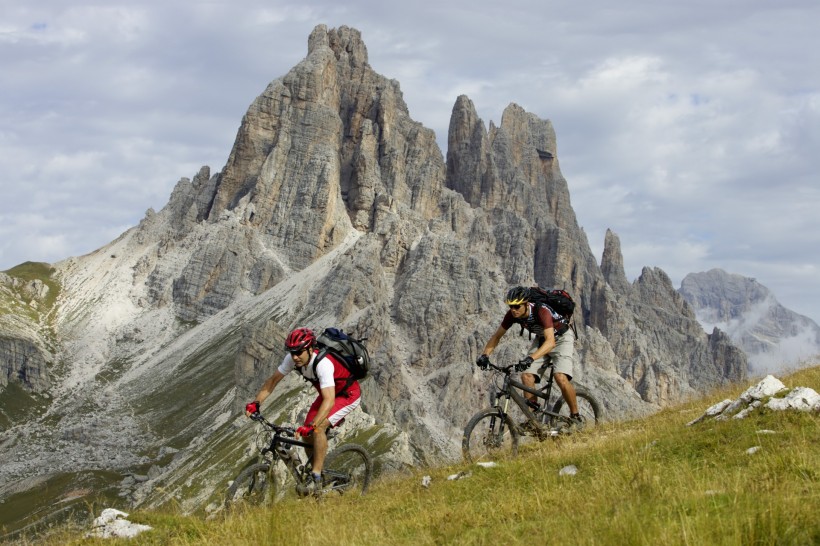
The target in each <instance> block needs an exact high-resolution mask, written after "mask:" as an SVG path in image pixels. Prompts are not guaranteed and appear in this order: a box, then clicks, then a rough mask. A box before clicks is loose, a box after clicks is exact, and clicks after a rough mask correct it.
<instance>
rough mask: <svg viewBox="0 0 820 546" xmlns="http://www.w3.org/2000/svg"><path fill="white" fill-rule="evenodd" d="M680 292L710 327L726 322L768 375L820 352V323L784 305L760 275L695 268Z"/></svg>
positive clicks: (757, 370) (756, 369)
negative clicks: (753, 275) (765, 284)
mask: <svg viewBox="0 0 820 546" xmlns="http://www.w3.org/2000/svg"><path fill="white" fill-rule="evenodd" d="M679 291H680V293H681V294H682V295H683V297H684V298H685V299H686V301H687V302H688V303H689V304H690V305H691V306H692V308H693V309H694V310H695V316H696V317H697V319H698V321H699V322H700V323H701V324H702V325H703V327H704V328H705V329H706V330H710V329H712V328H715V327H717V328H720V329H721V330H722V331H724V332H726V333H727V335H728V336H729V338H730V339H731V340H732V341H734V342H735V343H736V344H737V345H738V346H739V347H740V348H741V349H743V351H744V352H745V353H746V354H747V356H748V358H749V366H750V368H751V372H752V373H754V374H758V375H762V374H765V373H771V372H778V371H780V370H782V369H784V368H786V369H788V368H793V367H799V366H800V365H801V364H804V363H805V364H808V363H810V362H809V359H812V358H813V357H816V356H817V355H820V326H818V325H817V323H816V322H814V321H813V320H812V319H810V318H809V317H805V316H803V315H800V314H798V313H795V312H794V311H791V310H789V309H786V308H785V307H783V306H782V305H781V304H780V303H779V302H778V301H777V299H776V298H775V297H774V294H772V293H771V291H770V290H769V289H768V288H766V287H765V286H763V285H762V284H760V283H759V282H757V280H755V279H752V278H749V277H744V276H742V275H737V274H732V273H727V272H726V271H724V270H722V269H711V270H709V271H706V272H702V273H690V274H688V275H687V276H686V277H685V278H684V279H683V281H682V282H681V287H680V290H679Z"/></svg>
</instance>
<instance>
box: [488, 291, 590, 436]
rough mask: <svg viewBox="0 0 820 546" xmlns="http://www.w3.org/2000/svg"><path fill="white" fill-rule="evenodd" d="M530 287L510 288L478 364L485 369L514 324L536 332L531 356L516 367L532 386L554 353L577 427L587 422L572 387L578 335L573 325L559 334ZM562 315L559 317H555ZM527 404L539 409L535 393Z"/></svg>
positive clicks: (558, 377)
mask: <svg viewBox="0 0 820 546" xmlns="http://www.w3.org/2000/svg"><path fill="white" fill-rule="evenodd" d="M529 300H530V290H529V288H526V287H523V286H514V287H512V288H510V289H509V290H508V291H507V294H506V297H505V298H504V301H505V302H506V304H507V305H508V306H509V310H508V311H507V313H506V314H505V315H504V319H503V320H502V321H501V326H499V327H498V329H497V330H496V331H495V333H494V334H493V335H492V337H491V338H490V340H489V341H488V342H487V345H485V346H484V350H483V352H482V354H481V356H480V357H478V360H476V364H477V365H478V367H479V368H482V369H485V368H486V367H487V364H489V362H490V359H489V356H490V355H491V354H492V353H493V351H494V350H495V348H496V346H497V345H498V342H499V341H501V338H502V337H503V336H504V334H505V333H507V330H509V328H510V327H511V326H512V325H513V324H523V326H524V328H525V329H526V330H527V331H529V332H530V333H531V334H535V338H534V339H533V342H532V345H531V346H530V348H529V351H527V353H528V354H527V356H526V357H524V358H522V359H521V360H520V361H519V362H518V364H517V365H516V367H515V369H516V370H517V371H520V372H522V373H521V382H522V383H523V384H524V385H526V386H527V387H530V388H535V384H536V383H538V382H539V381H541V373H542V372H543V371H544V369H545V365H546V361H545V359H544V357H546V356H547V354H549V355H550V357H551V359H552V363H553V364H554V365H555V374H554V378H555V383H556V384H557V385H558V388H559V389H561V394H562V395H563V397H564V400H565V401H566V402H567V405H568V406H569V410H570V419H572V420H573V422H574V428H576V429H580V428H581V427H583V421H582V419H581V416H580V415H579V414H578V402H577V400H576V398H575V387H573V386H572V358H573V353H574V352H575V347H574V343H575V334H574V333H573V331H572V328H567V329H566V331H565V332H564V333H563V334H561V335H557V336H556V335H555V324H554V322H553V315H552V313H551V312H550V309H549V308H548V307H546V306H544V305H536V304H534V303H531V302H530V301H529ZM555 318H556V319H557V318H559V317H558V316H556V317H555ZM524 397H525V398H526V399H527V404H528V405H529V406H530V407H531V408H533V409H535V408H537V407H538V398H537V397H536V396H535V395H534V394H531V393H528V392H524Z"/></svg>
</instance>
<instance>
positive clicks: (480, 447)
mask: <svg viewBox="0 0 820 546" xmlns="http://www.w3.org/2000/svg"><path fill="white" fill-rule="evenodd" d="M461 453H462V455H463V456H464V460H465V461H467V462H478V461H496V460H498V459H502V458H504V457H510V456H515V455H516V454H517V453H518V432H517V430H516V428H515V425H514V424H513V422H512V419H510V416H509V415H502V414H501V412H499V411H498V410H497V409H495V408H489V409H485V410H483V411H480V412H478V413H476V414H475V415H474V416H473V418H472V419H470V422H469V423H467V426H466V427H465V428H464V437H463V438H462V440H461Z"/></svg>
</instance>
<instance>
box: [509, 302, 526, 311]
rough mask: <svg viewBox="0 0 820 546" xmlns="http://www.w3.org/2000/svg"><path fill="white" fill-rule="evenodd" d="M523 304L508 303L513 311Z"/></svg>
mask: <svg viewBox="0 0 820 546" xmlns="http://www.w3.org/2000/svg"><path fill="white" fill-rule="evenodd" d="M523 305H524V304H523V303H519V304H518V305H510V309H512V310H513V311H515V310H517V309H520V308H521V306H523Z"/></svg>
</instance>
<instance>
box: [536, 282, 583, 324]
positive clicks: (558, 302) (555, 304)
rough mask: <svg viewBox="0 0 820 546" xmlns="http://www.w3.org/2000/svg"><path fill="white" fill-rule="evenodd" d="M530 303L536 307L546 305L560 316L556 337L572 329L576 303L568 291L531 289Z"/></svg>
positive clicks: (537, 287)
mask: <svg viewBox="0 0 820 546" xmlns="http://www.w3.org/2000/svg"><path fill="white" fill-rule="evenodd" d="M530 302H531V303H534V304H536V305H546V306H547V307H549V308H550V309H551V310H553V311H555V313H557V314H558V315H560V317H561V318H560V320H558V322H559V325H556V328H555V333H556V335H559V336H560V335H561V334H563V333H565V332H566V331H567V330H568V329H569V327H570V321H571V319H572V313H573V311H575V301H573V299H572V296H570V295H569V293H568V292H567V291H566V290H560V289H553V290H546V289H544V288H541V287H539V286H533V287H531V288H530Z"/></svg>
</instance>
